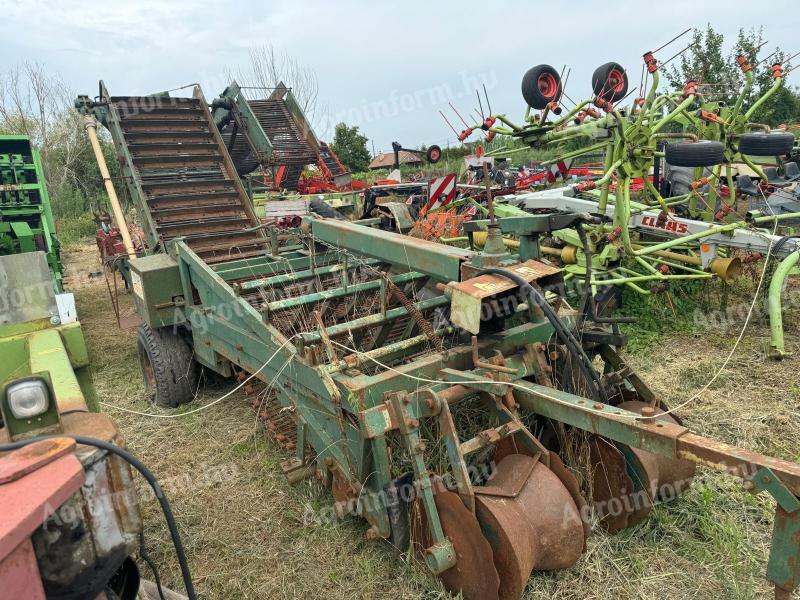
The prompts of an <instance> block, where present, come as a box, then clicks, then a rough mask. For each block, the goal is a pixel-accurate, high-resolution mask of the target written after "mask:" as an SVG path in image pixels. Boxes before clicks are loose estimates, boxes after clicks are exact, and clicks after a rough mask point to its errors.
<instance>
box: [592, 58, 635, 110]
mask: <svg viewBox="0 0 800 600" xmlns="http://www.w3.org/2000/svg"><path fill="white" fill-rule="evenodd" d="M592 91H594V95H595V96H596V97H598V98H601V99H603V100H605V101H606V102H611V103H612V104H613V103H614V102H618V101H619V100H622V99H623V98H624V97H625V94H627V93H628V74H627V73H626V72H625V69H624V68H622V65H620V64H619V63H615V62H608V63H606V64H604V65H600V66H599V67H597V68H596V69H595V70H594V73H592Z"/></svg>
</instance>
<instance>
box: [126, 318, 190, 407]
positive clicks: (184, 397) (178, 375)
mask: <svg viewBox="0 0 800 600" xmlns="http://www.w3.org/2000/svg"><path fill="white" fill-rule="evenodd" d="M137 349H138V353H139V365H140V366H141V368H142V378H143V379H144V385H145V389H146V390H147V393H148V396H149V399H150V402H152V403H153V404H155V405H157V406H163V407H166V408H175V407H177V406H180V405H181V404H186V403H188V402H191V401H192V400H193V399H194V396H195V392H196V391H197V373H198V364H197V361H195V360H194V352H193V351H192V348H191V346H189V344H188V343H187V342H186V340H184V339H183V338H182V337H181V336H180V335H178V334H177V333H175V332H173V330H172V328H170V327H162V328H159V329H153V328H152V327H150V326H149V325H147V324H146V323H145V324H143V325H140V326H139V329H138V332H137Z"/></svg>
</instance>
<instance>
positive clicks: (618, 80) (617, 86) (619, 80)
mask: <svg viewBox="0 0 800 600" xmlns="http://www.w3.org/2000/svg"><path fill="white" fill-rule="evenodd" d="M606 83H607V84H608V86H609V88H611V89H612V90H614V93H615V94H619V93H620V92H621V91H622V88H624V87H625V76H624V75H623V74H622V72H620V71H619V70H617V69H613V70H612V71H611V73H609V74H608V79H607V80H606Z"/></svg>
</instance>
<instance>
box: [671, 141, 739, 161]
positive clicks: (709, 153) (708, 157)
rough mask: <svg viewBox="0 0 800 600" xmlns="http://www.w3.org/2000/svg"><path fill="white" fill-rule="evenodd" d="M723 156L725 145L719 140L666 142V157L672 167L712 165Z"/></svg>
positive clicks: (722, 158)
mask: <svg viewBox="0 0 800 600" xmlns="http://www.w3.org/2000/svg"><path fill="white" fill-rule="evenodd" d="M724 158H725V146H724V145H723V144H722V143H720V142H714V141H710V140H701V141H699V142H675V143H673V144H667V148H666V159H667V162H668V163H669V164H671V165H672V166H673V167H713V166H714V165H718V164H720V163H721V162H722V161H723V160H724Z"/></svg>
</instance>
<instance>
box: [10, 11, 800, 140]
mask: <svg viewBox="0 0 800 600" xmlns="http://www.w3.org/2000/svg"><path fill="white" fill-rule="evenodd" d="M651 7H652V8H651ZM540 15H541V16H540ZM754 19H755V20H754ZM708 20H711V21H712V24H713V26H714V28H715V29H716V30H717V31H719V32H722V33H723V34H725V36H726V41H727V42H732V41H733V40H734V39H735V36H736V32H737V31H738V29H739V28H740V27H745V28H749V27H752V26H755V27H758V26H760V25H763V26H764V33H765V38H766V39H767V40H769V42H770V43H769V46H768V47H769V48H771V49H772V48H774V47H775V46H780V47H781V48H783V49H784V50H787V51H789V52H790V53H794V52H796V51H799V50H800V34H799V33H798V32H800V10H799V9H798V3H797V0H786V1H783V0H764V1H762V2H758V3H753V2H749V1H744V0H727V1H726V2H724V3H720V2H704V1H702V0H671V1H668V2H659V3H650V2H633V1H624V0H620V1H616V0H606V1H605V2H583V1H582V0H573V1H571V2H569V3H558V2H557V3H548V4H544V3H541V2H533V1H528V2H521V1H520V2H514V1H509V2H502V1H494V2H482V3H470V2H467V1H465V0H462V1H460V2H449V1H442V0H439V1H437V0H427V1H425V2H417V1H412V0H404V1H403V2H349V1H328V2H322V1H320V2H316V1H301V0H295V1H294V2H288V1H287V2H284V1H272V2H269V1H268V2H254V1H249V0H229V1H227V2H219V1H217V2H213V3H210V2H202V1H201V0H161V1H150V0H145V1H139V2H137V1H134V0H128V1H118V0H105V1H104V2H103V3H99V2H93V3H89V4H86V3H84V4H81V3H79V2H75V1H74V0H70V1H69V2H66V1H61V0H49V1H36V0H0V56H2V57H3V58H2V63H3V64H6V65H8V64H14V63H17V62H21V61H25V60H33V61H37V62H39V63H41V64H42V65H44V66H45V67H46V68H47V70H48V71H51V72H53V73H57V74H59V75H60V76H61V77H62V79H64V80H65V81H66V82H67V83H68V84H69V86H70V87H72V88H73V89H74V90H75V91H76V92H80V93H85V94H89V95H90V96H95V95H96V94H97V82H98V80H99V79H103V80H104V81H105V82H106V85H107V87H108V89H109V91H110V93H111V94H113V95H134V94H146V93H152V92H156V91H160V90H164V89H170V88H175V87H178V86H180V85H183V84H187V83H192V82H199V83H200V84H201V85H202V87H203V92H204V93H205V95H206V98H208V99H211V98H213V97H214V96H216V95H218V94H219V93H220V92H221V91H222V89H223V88H224V87H225V85H226V83H227V81H226V79H227V78H226V73H228V72H230V71H231V70H234V71H235V70H236V68H237V67H238V66H240V65H242V64H246V63H247V60H248V52H249V49H250V48H252V47H254V46H258V45H260V44H266V43H272V44H273V45H274V46H275V47H276V48H277V49H279V50H282V51H283V50H285V51H286V52H288V53H289V54H290V55H292V56H293V57H296V59H297V60H298V61H300V62H301V63H302V64H303V65H304V66H306V67H308V68H310V69H313V71H314V72H315V73H316V76H317V79H318V81H319V87H320V95H319V105H320V110H319V112H318V115H317V118H316V120H315V129H316V130H317V133H319V134H321V135H330V132H331V131H332V127H331V126H330V124H331V123H334V122H336V121H339V120H345V121H347V122H348V123H349V124H357V125H359V126H360V128H361V130H362V131H363V132H364V133H365V134H366V135H367V136H368V137H369V138H370V140H372V142H374V145H375V148H376V150H378V151H381V150H388V149H389V148H390V145H391V142H392V141H393V140H398V141H400V142H401V143H403V144H404V145H407V146H415V145H420V144H432V143H438V144H441V145H446V144H447V142H448V141H449V142H450V143H451V144H453V143H455V136H454V135H453V133H452V131H450V129H449V128H448V127H447V125H446V124H445V122H444V121H443V119H442V118H441V116H440V115H439V112H438V111H439V110H440V109H441V110H443V111H444V112H445V114H446V115H447V117H448V119H450V121H451V122H452V123H453V125H454V126H455V127H456V128H457V129H459V130H460V129H461V128H462V126H460V124H459V122H458V117H457V116H456V115H455V114H454V113H453V111H452V110H451V109H450V108H449V107H448V106H447V103H448V101H452V102H453V104H454V105H455V106H456V108H457V109H458V110H459V111H460V112H461V113H462V114H463V115H464V116H465V118H466V115H467V113H469V112H470V110H472V109H473V108H475V109H477V105H478V101H477V99H476V98H475V92H474V89H475V87H476V85H480V84H481V83H485V84H486V85H487V88H488V91H489V98H490V100H491V105H492V109H493V111H494V112H504V113H506V114H507V115H508V116H509V117H510V118H512V120H514V119H519V118H520V117H521V115H522V113H523V110H524V104H523V101H522V98H521V96H520V92H519V85H520V81H521V78H522V75H523V73H524V72H525V71H526V70H527V69H528V68H529V67H531V66H533V65H536V64H540V63H548V64H552V65H554V66H555V67H556V68H557V69H559V70H560V69H561V68H562V66H563V65H564V64H567V65H569V67H570V68H571V75H570V78H569V83H568V86H567V93H568V94H569V95H570V96H571V97H572V98H575V99H576V100H577V99H578V98H579V97H585V96H587V95H588V94H589V93H590V89H589V83H590V78H591V73H592V71H593V70H594V68H595V67H597V66H598V65H600V64H602V63H605V62H608V61H612V60H613V61H617V62H619V63H621V64H622V65H623V66H625V67H626V68H627V69H628V70H629V71H630V79H631V87H634V86H637V85H638V84H639V78H640V73H641V65H642V61H641V56H642V54H643V53H644V52H645V51H646V50H651V49H654V48H655V47H658V46H659V45H661V44H662V43H663V42H666V41H667V40H669V39H670V38H672V37H673V36H674V35H676V34H678V33H680V32H681V31H683V30H684V29H685V28H687V27H690V26H699V27H705V24H706V22H707V21H708ZM681 42H683V43H684V45H685V42H684V40H681V41H680V42H676V44H674V45H673V46H670V47H669V48H667V49H666V50H665V51H664V52H663V53H661V58H662V59H666V58H668V57H669V56H671V55H672V54H673V53H674V52H675V51H677V50H680V49H681V47H682V46H680V45H679V44H680V43H681ZM771 51H772V50H770V52H771ZM768 53H769V52H767V54H768ZM0 69H2V67H1V66H0ZM286 83H287V84H288V85H291V82H286ZM790 83H791V84H793V85H798V83H800V69H798V71H797V72H796V73H793V74H792V76H791V77H790ZM484 110H486V107H485V106H484ZM467 120H468V121H472V120H474V119H467Z"/></svg>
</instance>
